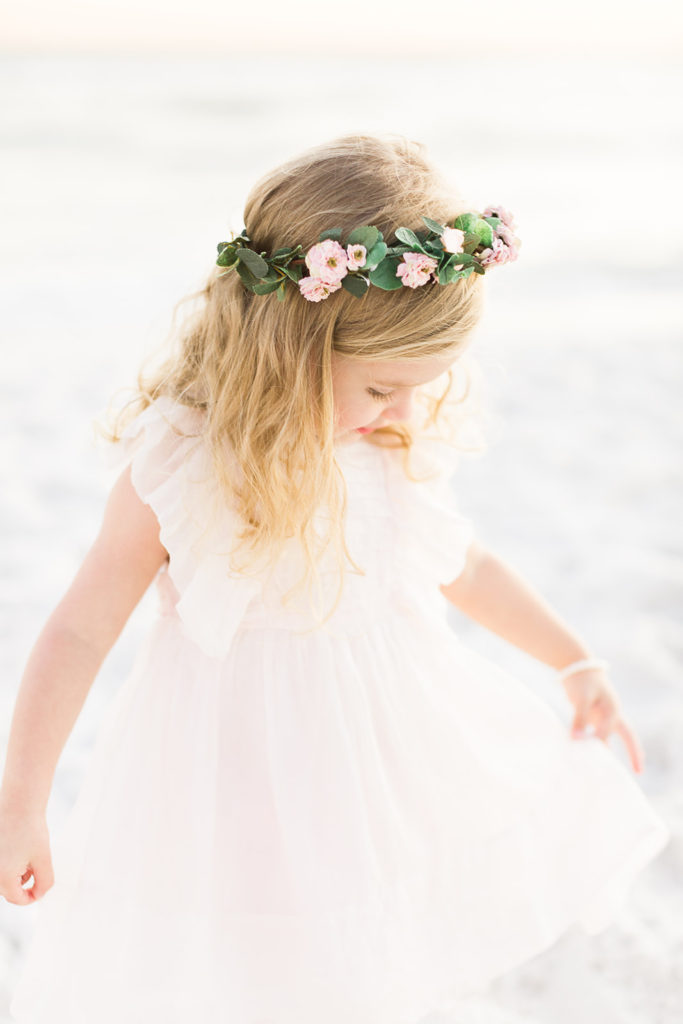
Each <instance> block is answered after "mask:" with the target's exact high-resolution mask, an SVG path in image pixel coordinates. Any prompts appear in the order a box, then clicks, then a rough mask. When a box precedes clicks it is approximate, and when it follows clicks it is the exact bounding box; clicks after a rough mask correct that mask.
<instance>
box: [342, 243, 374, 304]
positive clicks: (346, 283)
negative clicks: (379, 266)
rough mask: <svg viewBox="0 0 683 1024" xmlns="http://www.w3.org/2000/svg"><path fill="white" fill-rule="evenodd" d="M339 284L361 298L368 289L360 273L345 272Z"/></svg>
mask: <svg viewBox="0 0 683 1024" xmlns="http://www.w3.org/2000/svg"><path fill="white" fill-rule="evenodd" d="M358 244H361V245H362V243H358ZM341 284H342V288H346V290H347V292H351V294H352V295H355V296H356V298H357V299H362V298H363V296H364V295H365V293H366V292H367V290H368V285H367V282H366V280H365V278H364V277H362V276H361V275H360V274H347V275H346V277H342V282H341Z"/></svg>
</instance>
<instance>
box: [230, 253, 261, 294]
mask: <svg viewBox="0 0 683 1024" xmlns="http://www.w3.org/2000/svg"><path fill="white" fill-rule="evenodd" d="M235 269H236V270H237V273H238V274H239V275H240V277H241V278H242V280H243V281H244V284H245V285H246V286H247V288H249V289H252V288H253V287H254V285H255V284H258V278H257V277H255V276H254V274H252V272H251V270H250V269H249V267H248V266H247V265H246V263H242V262H241V260H240V261H239V262H238V263H236V264H235Z"/></svg>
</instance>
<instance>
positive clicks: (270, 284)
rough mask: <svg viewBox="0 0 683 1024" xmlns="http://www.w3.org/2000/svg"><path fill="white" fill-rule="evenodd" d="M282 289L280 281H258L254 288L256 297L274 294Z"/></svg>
mask: <svg viewBox="0 0 683 1024" xmlns="http://www.w3.org/2000/svg"><path fill="white" fill-rule="evenodd" d="M279 287H280V281H279V279H278V280H277V281H258V282H257V283H256V284H255V285H254V286H253V288H252V291H253V292H254V294H255V295H267V294H268V293H269V292H274V291H275V290H276V289H277V288H279Z"/></svg>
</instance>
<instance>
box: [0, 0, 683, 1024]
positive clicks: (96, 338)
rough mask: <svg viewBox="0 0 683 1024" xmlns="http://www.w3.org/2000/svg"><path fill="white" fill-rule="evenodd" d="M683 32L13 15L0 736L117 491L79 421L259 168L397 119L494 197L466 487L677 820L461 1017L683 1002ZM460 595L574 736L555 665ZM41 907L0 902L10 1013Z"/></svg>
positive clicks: (143, 0) (511, 14)
mask: <svg viewBox="0 0 683 1024" xmlns="http://www.w3.org/2000/svg"><path fill="white" fill-rule="evenodd" d="M682 26H683V15H682V14H681V9H680V7H679V6H678V5H674V4H673V3H662V2H657V0H650V2H649V3H648V4H647V6H645V5H636V4H633V3H627V4H623V3H620V4H618V3H612V2H603V3H601V2H599V0H598V2H592V3H588V2H585V0H580V2H574V3H572V4H571V5H569V6H567V7H564V6H563V7H559V8H558V7H557V6H556V5H548V4H546V3H541V2H537V0H517V2H516V3H514V4H510V3H508V2H503V0H489V2H488V3H486V4H479V5H474V4H471V3H463V2H459V0H450V2H448V0H431V2H430V4H428V5H416V4H412V3H408V2H406V0H395V2H393V3H391V4H390V3H387V2H384V0H374V2H373V3H371V4H365V5H363V6H362V7H361V6H359V5H352V4H347V5H341V4H336V5H335V4H332V3H320V2H317V3H314V2H313V0H298V2H296V3H292V4H288V5H285V4H282V3H276V2H275V0H260V3H258V4H254V5H243V6H242V7H241V8H240V9H238V7H237V5H233V4H228V3H217V2H214V0H195V2H194V3H193V4H192V5H190V6H188V5H187V4H181V3H179V2H178V0H171V2H169V0H165V2H164V3H161V2H157V0H136V2H135V3H133V2H131V0H118V2H117V3H116V4H114V3H105V2H103V0H90V2H89V3H88V4H87V5H84V4H80V3H76V2H62V3H59V4H54V3H49V2H48V0H42V2H35V0H34V2H32V0H25V2H23V3H22V4H21V5H18V4H15V5H13V8H12V9H11V10H6V11H5V13H4V14H3V31H2V38H1V39H0V86H1V90H0V91H1V95H2V97H3V102H2V104H1V105H0V146H1V147H2V161H1V162H0V176H1V177H0V182H1V186H2V187H1V188H0V211H1V222H2V231H1V232H0V273H1V278H2V289H1V294H0V324H1V327H2V374H1V377H0V417H1V419H2V429H1V432H0V460H1V461H0V465H1V467H2V489H1V491H0V526H1V527H2V533H1V539H0V560H1V563H2V573H1V577H0V588H1V589H0V598H1V600H2V619H1V623H2V625H1V629H2V641H3V642H2V645H1V646H0V658H1V671H2V675H1V677H0V678H1V680H2V683H1V685H0V711H1V712H2V713H1V716H0V741H1V743H2V749H3V750H4V748H5V745H6V740H7V735H8V731H9V726H10V719H11V714H12V709H13V705H14V699H15V696H16V692H17V689H18V686H19V683H20V680H21V675H22V672H23V669H24V665H25V663H26V660H27V658H28V655H29V652H30V649H31V646H32V644H33V643H34V642H35V639H36V637H37V635H38V633H39V631H40V629H41V628H42V626H43V623H44V621H45V619H46V618H47V616H48V615H49V613H50V612H51V610H52V609H53V607H54V605H55V604H56V603H57V601H58V600H59V599H60V598H61V596H62V595H63V593H64V591H65V590H66V588H67V587H68V585H69V584H70V582H71V580H72V578H73V576H74V574H75V572H76V571H77V569H78V567H79V565H80V563H81V561H82V560H83V558H84V556H85V554H86V552H87V550H88V548H89V546H90V544H91V543H92V542H93V540H94V538H95V535H96V533H97V530H98V528H99V523H100V520H101V516H102V511H103V506H104V501H105V499H106V495H107V490H108V486H109V484H110V482H111V481H110V480H109V478H108V477H107V476H106V474H105V473H104V471H103V468H102V458H101V455H100V454H99V452H98V450H97V447H98V446H97V444H96V442H95V437H94V431H93V427H92V423H93V420H95V419H96V418H99V417H100V416H102V415H103V413H104V411H105V409H106V406H107V405H108V404H109V402H110V400H111V398H112V396H113V394H114V392H115V391H116V390H117V389H119V388H125V387H128V386H130V385H132V384H133V383H134V379H135V374H136V372H137V369H138V367H139V366H140V364H141V362H142V360H143V359H144V358H145V357H146V356H148V355H149V354H150V353H152V352H153V351H156V350H157V349H158V348H159V346H160V345H162V344H163V342H164V339H165V338H166V337H167V335H168V332H169V330H170V326H171V315H172V311H173V307H174V305H175V303H176V302H177V301H178V300H179V299H180V298H182V297H183V296H184V295H187V294H188V293H190V292H192V291H194V290H195V289H197V288H199V287H201V285H202V283H203V281H204V278H205V276H206V274H207V273H208V271H209V269H210V268H211V265H212V263H213V260H214V257H215V245H216V242H217V241H219V240H220V239H222V238H225V237H226V235H227V232H228V231H231V230H235V231H236V230H239V229H240V228H241V227H242V226H243V221H242V209H243V204H244V199H245V197H246V194H247V192H248V190H249V188H250V186H251V184H252V182H253V181H255V180H256V178H257V177H259V176H260V175H261V174H263V173H265V172H266V171H267V170H268V169H270V168H271V167H272V166H274V165H275V164H277V163H278V162H280V161H282V160H284V159H287V158H288V157H290V156H292V155H294V154H295V153H297V152H298V151H299V150H301V149H303V148H306V147H308V146H310V145H313V144H315V143H318V142H322V141H324V140H325V139H329V138H332V137H334V136H336V135H339V134H342V133H346V132H350V131H363V132H372V131H392V132H401V133H403V134H406V135H408V136H410V137H413V138H416V139H419V140H421V141H423V142H425V143H426V144H427V146H428V148H429V151H430V154H431V156H432V158H433V159H434V161H435V162H436V163H437V164H438V165H439V166H440V167H441V169H442V170H444V171H445V172H446V173H447V174H448V175H449V176H450V177H451V178H452V180H453V182H454V183H455V184H456V186H457V187H458V188H459V190H460V191H461V192H462V193H463V195H464V196H465V197H467V198H468V199H469V200H470V201H471V203H472V206H473V208H479V209H483V208H484V207H485V206H486V205H489V204H491V205H498V204H500V205H503V206H504V207H506V208H507V209H508V210H510V211H512V212H513V214H514V215H515V218H516V223H517V234H518V235H519V236H520V238H521V239H522V249H521V253H520V259H519V260H518V261H517V262H516V263H515V264H512V265H510V266H507V267H505V268H504V269H503V270H498V271H495V270H494V273H493V274H489V275H487V278H486V282H487V309H486V313H485V317H484V320H483V322H482V324H481V325H480V327H479V328H478V329H477V337H476V340H475V342H474V345H473V350H475V351H476V357H477V360H478V364H479V366H480V367H481V385H480V386H481V407H482V418H481V423H482V429H483V430H484V433H485V436H486V441H487V448H486V451H485V452H484V453H483V454H482V453H480V454H474V453H473V454H472V455H466V456H465V457H464V458H463V459H462V462H461V466H460V468H459V471H458V474H457V481H456V484H455V488H456V492H457V494H456V497H457V501H458V504H459V507H460V510H461V511H462V512H463V513H464V514H466V515H468V516H470V517H471V518H472V519H474V521H475V523H476V526H477V531H478V534H479V536H480V538H481V540H482V541H483V542H484V543H486V544H488V545H490V546H491V547H493V548H495V549H496V550H497V551H498V552H499V554H501V555H502V556H503V557H505V558H506V559H508V560H509V561H510V562H511V563H512V564H513V565H515V566H516V567H517V568H518V569H519V570H520V571H521V572H522V573H523V574H524V575H525V576H526V577H527V578H528V579H529V581H530V582H531V583H532V584H533V585H534V586H535V587H537V588H538V589H539V590H540V591H541V593H542V594H543V595H544V596H545V597H546V598H547V599H548V600H549V601H550V603H551V604H553V605H554V607H555V608H556V609H557V610H558V612H559V613H560V614H561V615H562V616H563V617H565V618H566V620H567V621H568V622H569V623H570V624H571V625H572V626H573V627H574V628H575V630H576V631H577V632H578V633H579V634H580V635H581V636H582V637H583V639H584V640H585V641H586V642H587V643H588V644H589V646H590V647H591V648H592V649H593V650H594V651H595V653H596V654H598V655H600V656H602V657H605V658H607V659H608V660H609V661H610V662H611V665H612V673H611V674H612V679H613V681H614V683H615V685H616V687H617V689H618V691H619V693H620V695H621V698H622V703H623V706H624V710H625V713H626V714H627V717H628V718H629V719H630V721H631V723H632V724H633V726H634V728H635V729H636V732H637V733H638V735H639V737H640V739H641V742H642V744H643V746H644V750H645V761H646V766H645V772H644V774H643V776H641V777H639V778H637V783H638V785H640V786H641V787H642V788H643V790H644V792H645V793H646V794H647V796H648V797H649V799H650V800H651V801H652V803H653V805H654V806H655V808H656V809H657V810H658V811H659V813H660V814H661V815H662V816H663V817H664V818H665V820H666V821H667V822H668V824H669V826H670V828H671V829H672V831H673V833H674V838H673V840H672V842H671V843H670V844H669V846H668V847H667V848H666V850H665V851H664V852H663V853H662V854H661V855H660V856H659V857H658V859H657V861H656V863H653V864H652V865H651V866H650V867H649V868H647V869H646V870H645V872H644V873H643V874H642V876H641V877H640V878H639V879H638V881H637V883H636V885H635V887H634V889H633V892H632V895H631V898H630V900H629V903H628V906H627V907H625V908H624V910H623V911H622V913H621V915H620V917H619V919H618V921H617V922H616V923H615V924H614V925H613V926H612V927H610V929H608V930H607V931H606V932H604V933H603V934H602V935H600V936H597V937H592V938H591V937H587V936H585V935H584V934H583V933H581V932H579V931H577V930H573V931H570V932H568V933H567V934H566V935H565V936H563V938H562V939H561V940H560V942H559V943H557V944H556V945H555V946H554V947H553V948H552V949H550V950H548V951H547V952H546V953H544V954H543V955H542V956H540V957H538V958H536V959H535V960H534V961H532V962H530V963H529V964H527V965H525V966H524V967H523V968H521V969H519V970H516V971H514V972H511V973H509V974H508V975H506V976H505V977H503V978H501V979H499V980H498V981H497V982H496V984H494V985H493V986H492V988H491V991H490V995H488V996H487V997H486V998H483V997H482V998H481V999H477V1000H473V1001H472V1003H471V1007H470V1016H469V1017H468V1018H467V1019H466V1020H465V1019H462V1020H459V1021H458V1024H522V1022H524V1024H540V1022H544V1024H570V1022H571V1024H575V1021H576V1019H578V1018H580V1019H581V1020H582V1022H583V1024H598V1022H600V1024H617V1022H619V1024H646V1022H647V1024H664V1022H665V1024H673V1022H674V1021H678V1020H679V1019H680V1010H681V1006H682V1005H683V955H682V954H683V930H682V927H681V924H680V922H681V920H683V887H682V886H681V884H680V883H681V869H682V867H683V841H682V838H681V836H682V833H683V798H682V796H681V794H682V792H683V788H682V786H681V782H682V780H683V706H682V704H681V692H682V690H683V679H682V672H681V657H680V656H681V651H682V649H683V616H682V614H681V613H682V612H683V586H682V584H683V539H682V537H681V530H680V523H681V522H682V521H683V487H682V486H681V484H682V482H683V481H682V479H681V464H682V463H681V452H682V451H683V447H682V444H681V442H682V440H683V414H682V413H681V400H680V394H681V386H682V385H683V374H682V372H681V369H682V362H683V358H682V355H681V352H682V346H681V343H682V341H683V338H682V337H681V334H682V329H681V324H682V315H681V314H682V313H683V302H682V296H681V281H682V280H683V277H682V270H683V240H682V239H683V235H682V234H681V232H680V231H679V230H678V218H679V206H678V203H679V200H680V183H681V181H682V180H683V167H682V161H681V155H682V153H683V139H682V137H681V117H680V109H681V101H682V99H683V89H682V85H683V73H682V67H681V53H682V51H683V33H682ZM155 605H156V597H155V594H154V593H153V592H152V591H150V592H148V593H147V594H146V595H145V597H144V598H143V600H142V602H141V603H140V605H139V606H138V607H137V608H136V610H135V612H134V613H133V615H132V617H131V619H130V620H129V622H128V624H127V626H126V628H125V630H124V632H123V634H122V635H121V637H120V639H119V641H118V642H117V644H116V645H115V647H114V649H113V650H112V651H111V653H110V655H109V656H108V657H107V659H106V661H105V663H104V665H103V667H102V669H101V672H100V674H99V676H98V679H97V680H96V684H95V685H94V686H93V688H92V690H91V692H90V694H89V696H88V698H87V701H86V704H85V706H84V709H83V712H82V714H81V716H80V717H79V719H78V721H77V723H76V725H75V727H74V729H73V731H72V734H71V735H70V737H69V740H68V742H67V745H66V747H65V749H64V753H63V755H62V758H61V760H60V763H59V765H58V768H57V774H56V777H55V785H54V789H53V793H52V797H51V802H50V806H49V809H48V819H49V823H50V825H51V828H52V829H54V828H57V827H58V826H59V824H60V822H61V821H63V820H64V816H65V815H66V813H67V812H68V810H69V808H70V807H71V806H72V805H73V802H74V800H75V798H76V795H77V793H78V790H79V787H80V784H81V782H82V779H83V775H84V772H85V770H86V766H87V758H88V754H89V750H90V748H91V745H92V742H93V739H94V736H95V734H96V732H97V729H98V727H99V725H100V723H101V721H102V718H103V715H104V713H105V711H106V708H107V706H108V704H109V701H110V700H111V698H112V696H113V694H114V693H115V692H116V690H117V689H118V688H119V686H120V685H121V682H122V680H123V678H124V676H125V674H126V673H127V671H128V669H129V667H130V665H131V664H132V660H133V656H134V653H135V650H136V648H137V645H138V643H139V642H140V640H141V638H142V635H143V633H144V631H145V629H146V626H147V625H148V623H149V622H150V620H151V618H152V616H153V614H154V611H155ZM449 613H450V614H452V624H453V628H454V629H455V630H457V631H458V632H459V633H460V634H461V636H462V637H463V638H464V639H465V640H466V642H467V643H469V644H470V645H471V646H473V647H475V648H476V649H477V650H478V651H480V652H482V653H484V654H487V655H489V656H491V657H492V658H494V659H495V660H497V661H498V662H499V663H500V664H502V665H503V666H504V667H505V668H507V669H508V670H510V671H513V672H515V673H516V674H517V675H519V677H520V678H523V679H524V680H525V681H526V682H527V683H528V685H529V686H530V687H532V688H533V689H534V690H535V691H536V692H537V693H540V694H541V695H542V696H543V697H544V698H545V699H546V700H547V701H548V702H549V703H550V704H552V705H553V706H554V707H555V708H556V710H557V711H558V713H559V714H560V715H561V716H562V717H563V719H564V720H566V722H567V725H568V726H569V723H570V706H569V704H568V703H567V702H566V699H565V697H564V693H563V691H562V688H561V687H560V686H559V684H558V683H557V682H556V680H555V677H554V674H553V672H552V671H551V670H550V669H547V668H546V667H545V666H543V665H541V664H539V663H538V662H536V661H534V660H533V659H531V658H530V657H529V656H527V655H525V654H524V653H523V652H521V651H519V650H517V649H515V648H512V647H511V646H510V645H508V644H505V643H504V642H503V641H502V640H500V639H499V638H497V637H496V636H494V635H493V634H489V633H487V632H486V631H485V630H483V629H481V627H478V626H477V625H476V624H474V623H472V622H470V621H469V620H466V619H465V618H464V617H463V616H459V613H457V612H456V611H455V609H449ZM610 746H611V747H612V749H613V750H614V752H615V754H616V755H617V756H618V757H619V758H620V760H621V761H622V762H623V763H624V765H626V766H628V761H627V758H626V755H625V751H624V750H623V748H622V746H621V743H620V740H619V738H618V737H616V736H612V737H611V739H610ZM629 770H630V769H629ZM39 909H40V908H39V905H38V904H34V905H33V906H29V907H17V906H15V905H11V904H9V903H7V901H5V900H0V1022H2V1021H5V1020H7V1019H8V1018H7V1016H6V1014H7V1003H8V998H9V993H10V991H11V989H12V986H13V983H14V979H15V978H16V975H17V971H18V968H19V966H20V964H21V958H22V955H23V952H24V951H25V949H26V944H27V942H28V940H29V937H30V935H31V932H32V929H33V926H34V921H35V916H36V914H37V913H38V912H39ZM676 1009H678V1013H677V1012H676Z"/></svg>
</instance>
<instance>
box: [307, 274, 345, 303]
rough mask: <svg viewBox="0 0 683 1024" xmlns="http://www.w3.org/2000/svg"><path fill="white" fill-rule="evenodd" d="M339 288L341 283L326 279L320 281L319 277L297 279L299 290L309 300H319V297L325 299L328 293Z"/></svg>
mask: <svg viewBox="0 0 683 1024" xmlns="http://www.w3.org/2000/svg"><path fill="white" fill-rule="evenodd" d="M339 288H341V284H339V283H336V284H335V283H333V284H330V283H329V282H327V281H321V280H320V278H319V277H302V278H300V279H299V291H300V292H301V294H302V295H303V297H304V298H305V299H308V301H309V302H320V300H321V299H326V298H327V296H328V295H330V294H331V293H332V292H336V291H337V290H338V289H339Z"/></svg>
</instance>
